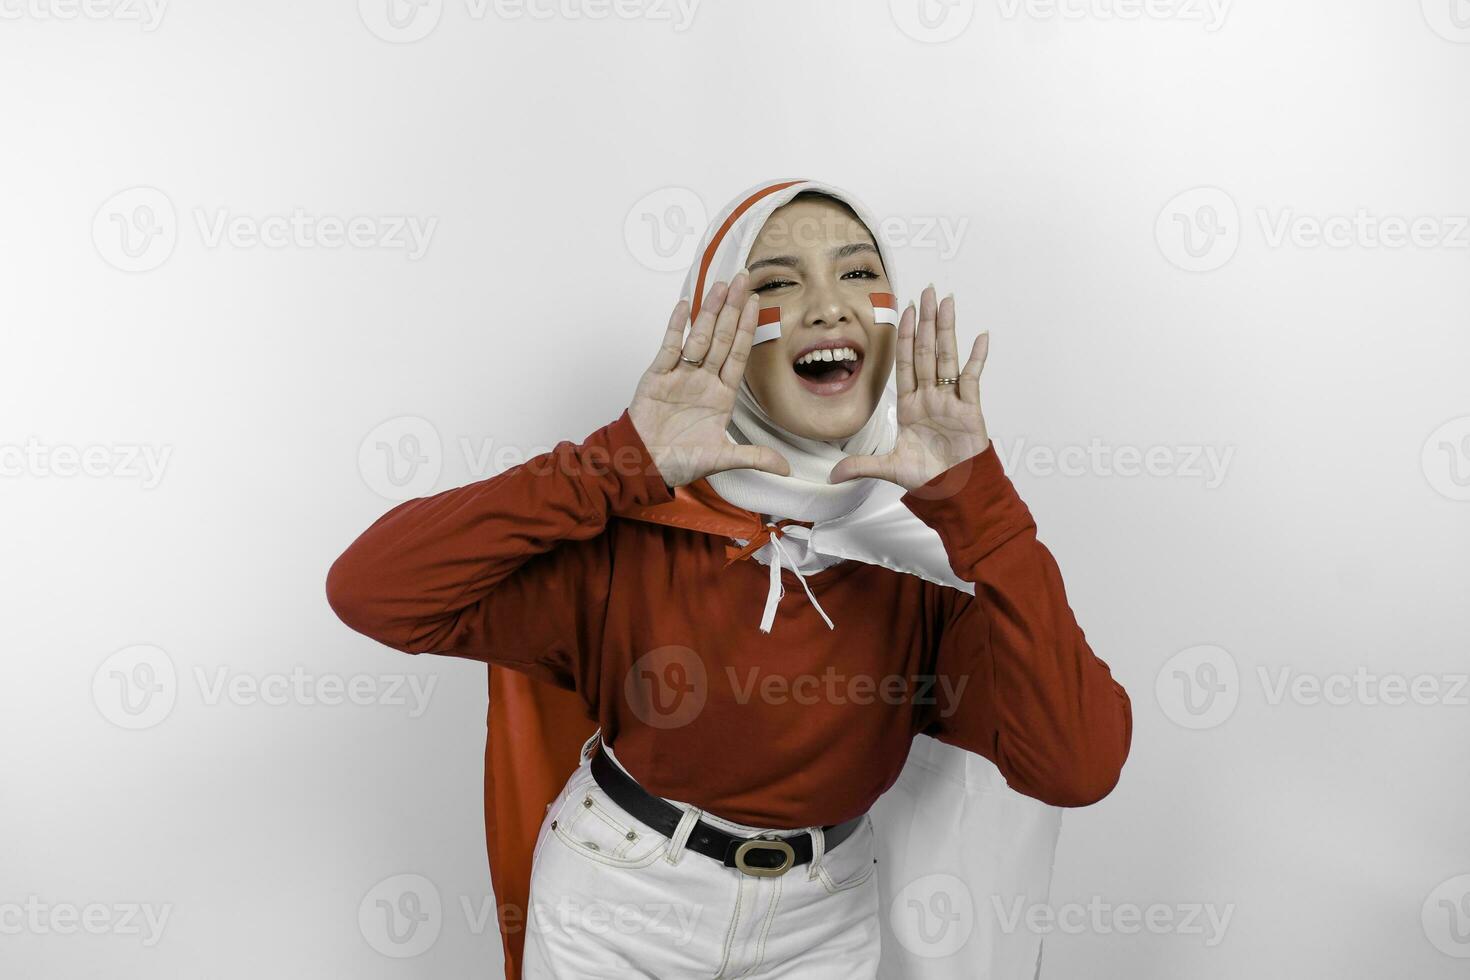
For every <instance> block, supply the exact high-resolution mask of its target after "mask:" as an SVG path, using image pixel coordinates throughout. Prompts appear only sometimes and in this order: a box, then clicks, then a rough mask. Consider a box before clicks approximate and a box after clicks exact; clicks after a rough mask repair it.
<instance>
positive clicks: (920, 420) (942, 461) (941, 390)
mask: <svg viewBox="0 0 1470 980" xmlns="http://www.w3.org/2000/svg"><path fill="white" fill-rule="evenodd" d="M989 351H990V334H989V332H985V333H982V334H980V336H979V337H976V338H975V344H974V346H973V347H972V348H971V350H970V358H969V360H968V361H966V362H965V367H964V370H960V365H959V354H958V350H957V347H956V343H955V310H954V297H953V296H947V297H945V299H944V302H942V303H938V302H936V301H935V294H934V287H933V286H929V287H928V288H926V289H925V290H924V292H923V293H922V294H921V296H920V297H919V308H918V310H917V311H915V309H914V304H912V303H910V304H909V306H908V309H906V310H904V312H903V316H902V317H901V318H900V319H899V322H898V353H897V356H896V358H895V360H894V381H895V384H896V386H897V388H898V437H897V439H896V440H895V441H894V446H893V450H892V451H891V452H888V453H884V454H882V455H879V456H848V457H847V458H845V459H843V460H841V461H840V462H839V463H838V464H837V465H836V466H834V467H833V468H832V474H831V476H830V477H829V478H828V479H829V480H830V481H831V482H832V483H841V482H842V481H844V480H853V479H857V478H859V477H877V478H878V479H880V480H887V481H889V482H890V483H897V484H898V485H899V486H901V487H903V488H904V489H906V490H913V489H914V488H916V487H920V486H923V485H924V484H925V483H928V482H929V481H930V480H932V479H933V478H934V477H936V476H938V475H939V474H940V473H943V472H944V471H945V470H947V469H949V468H950V467H951V466H954V465H955V464H956V463H960V462H963V461H964V460H966V459H969V458H970V457H971V456H974V455H976V454H978V453H981V452H984V451H985V448H986V447H987V446H989V445H990V436H989V433H988V432H987V431H986V428H985V418H984V416H983V415H981V413H980V372H981V371H982V370H984V368H985V357H986V355H987V354H988V353H989ZM940 378H957V379H958V380H957V381H956V382H954V383H947V384H940V383H939V379H940Z"/></svg>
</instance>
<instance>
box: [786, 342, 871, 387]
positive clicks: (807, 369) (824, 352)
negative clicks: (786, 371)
mask: <svg viewBox="0 0 1470 980" xmlns="http://www.w3.org/2000/svg"><path fill="white" fill-rule="evenodd" d="M791 370H792V371H794V372H796V379H797V380H798V381H800V382H801V384H802V387H804V388H806V390H808V391H810V392H812V393H813V394H816V395H840V394H842V393H843V392H844V391H847V390H848V389H850V388H851V387H852V386H853V385H855V384H856V383H857V378H858V375H859V374H860V373H862V370H863V349H862V347H860V346H859V345H857V344H855V343H851V342H849V341H844V340H831V341H823V342H822V343H820V344H813V345H812V346H811V347H808V348H806V349H805V350H803V351H802V352H801V353H800V354H798V355H797V356H796V359H795V360H794V361H792V362H791Z"/></svg>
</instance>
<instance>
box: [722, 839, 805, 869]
mask: <svg viewBox="0 0 1470 980" xmlns="http://www.w3.org/2000/svg"><path fill="white" fill-rule="evenodd" d="M751 851H775V852H776V853H777V854H780V855H781V856H782V857H783V858H784V860H783V861H782V862H781V864H780V865H779V866H777V867H774V868H763V867H761V866H759V865H754V864H747V863H746V862H745V856H746V855H747V854H749V853H750V852H751ZM795 863H796V852H795V851H794V850H792V849H791V845H790V844H788V843H786V842H785V841H784V840H780V839H779V838H776V837H752V838H750V839H749V840H747V841H745V842H743V843H742V844H741V845H740V846H739V847H737V848H735V867H737V868H739V869H740V870H741V871H743V872H745V873H746V874H748V875H752V876H754V877H756V878H779V877H780V876H781V875H784V874H785V873H786V872H788V871H790V870H791V866H792V865H793V864H795Z"/></svg>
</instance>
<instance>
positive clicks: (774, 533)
mask: <svg viewBox="0 0 1470 980" xmlns="http://www.w3.org/2000/svg"><path fill="white" fill-rule="evenodd" d="M766 532H767V534H768V535H769V538H768V540H769V541H770V542H771V587H770V589H768V590H767V592H766V608H765V611H764V612H763V613H762V614H761V632H762V633H769V632H770V631H771V626H772V625H773V624H774V623H775V622H776V606H777V605H778V604H779V603H780V602H781V597H782V596H784V595H785V594H786V587H785V586H784V585H782V584H781V562H782V559H785V561H786V564H787V566H789V567H790V569H791V573H792V574H793V575H795V576H796V580H797V581H798V582H800V583H801V587H802V589H804V590H805V591H806V597H807V599H808V600H810V602H811V604H812V608H813V609H815V610H816V611H817V615H819V616H821V617H822V622H824V623H826V624H827V628H828V629H829V630H830V629H836V627H835V626H833V625H832V620H831V618H830V617H828V615H827V611H826V610H825V609H823V608H822V604H821V603H820V602H818V601H817V597H816V596H815V595H813V594H812V587H811V586H810V585H808V584H807V581H806V576H805V575H803V574H801V569H800V568H797V567H796V562H794V561H792V560H791V556H790V555H789V554H787V553H786V549H785V548H783V547H781V534H782V531H781V529H780V528H779V527H777V526H776V525H775V524H770V523H768V524H767V525H766Z"/></svg>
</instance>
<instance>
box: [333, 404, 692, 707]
mask: <svg viewBox="0 0 1470 980" xmlns="http://www.w3.org/2000/svg"><path fill="white" fill-rule="evenodd" d="M672 496H673V494H672V492H671V491H670V489H669V487H668V485H667V484H665V483H664V481H663V478H662V476H661V475H660V474H659V472H658V468H657V467H656V466H655V465H654V463H653V460H652V458H651V457H650V456H649V454H648V450H647V448H646V447H645V446H644V445H643V440H642V439H641V438H639V436H638V430H637V429H635V428H634V427H633V423H632V421H631V420H630V419H629V418H628V413H627V412H626V411H625V412H623V414H622V415H621V416H619V417H618V419H617V420H616V421H614V422H611V423H609V424H608V425H606V426H604V427H602V428H601V429H598V430H597V431H596V432H594V433H592V434H591V435H590V436H588V437H587V438H586V440H585V441H583V442H582V443H581V444H580V445H578V444H574V443H571V442H562V443H559V444H558V445H557V446H556V447H555V448H554V449H552V450H551V451H550V452H548V453H543V454H542V455H540V456H537V457H534V458H533V459H530V460H527V461H526V462H525V463H522V464H521V465H519V466H516V467H513V468H512V469H509V470H506V471H505V472H503V473H500V474H497V475H496V476H493V477H491V478H490V479H488V480H482V481H480V482H479V483H472V484H470V485H469V486H465V487H460V488H459V489H457V490H446V491H445V492H443V493H439V494H435V495H434V496H432V497H424V498H421V499H418V500H410V501H407V502H406V503H403V504H400V505H398V506H397V507H395V508H393V509H392V510H390V511H389V512H388V513H387V514H384V515H383V516H382V517H381V518H379V519H378V521H377V522H376V523H374V524H373V525H372V526H371V527H369V528H368V529H367V530H366V531H364V532H363V533H362V535H361V536H359V537H358V539H357V540H356V541H354V542H353V543H352V545H351V546H350V547H349V548H348V549H347V550H346V551H345V552H343V554H342V555H341V557H339V558H338V559H337V560H336V562H335V563H333V565H332V568H331V571H330V572H328V574H327V601H328V602H329V603H330V604H331V606H332V609H333V611H334V612H336V614H337V615H338V617H340V618H341V620H342V621H343V622H344V623H346V624H347V625H348V626H350V627H352V628H353V629H355V630H357V631H358V632H359V633H363V634H366V635H367V636H370V637H372V638H373V639H375V640H377V641H379V642H380V643H384V644H386V645H388V646H390V647H393V648H394V649H395V650H401V651H403V652H404V653H443V654H452V655H455V656H462V657H471V658H473V659H476V660H483V661H487V662H490V663H496V664H501V665H503V666H507V667H513V668H515V669H517V670H520V671H522V672H524V673H527V674H530V675H532V676H533V677H536V678H537V679H539V680H545V681H548V682H551V683H554V684H557V685H558V686H561V687H566V688H574V689H581V685H580V684H579V683H578V680H579V678H580V676H581V674H582V667H583V664H582V661H583V659H584V657H585V655H586V654H587V653H588V652H589V651H594V650H596V649H597V645H598V643H599V639H600V635H601V632H600V631H601V628H602V623H603V615H602V614H603V612H605V610H606V605H607V597H608V594H609V588H610V582H611V577H612V554H611V543H610V540H609V539H610V535H606V534H604V533H603V532H604V530H605V529H606V527H607V524H608V520H609V518H610V515H611V514H612V512H613V511H614V510H616V509H619V508H622V507H625V506H632V505H637V504H654V503H661V502H663V501H666V500H669V499H672Z"/></svg>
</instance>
